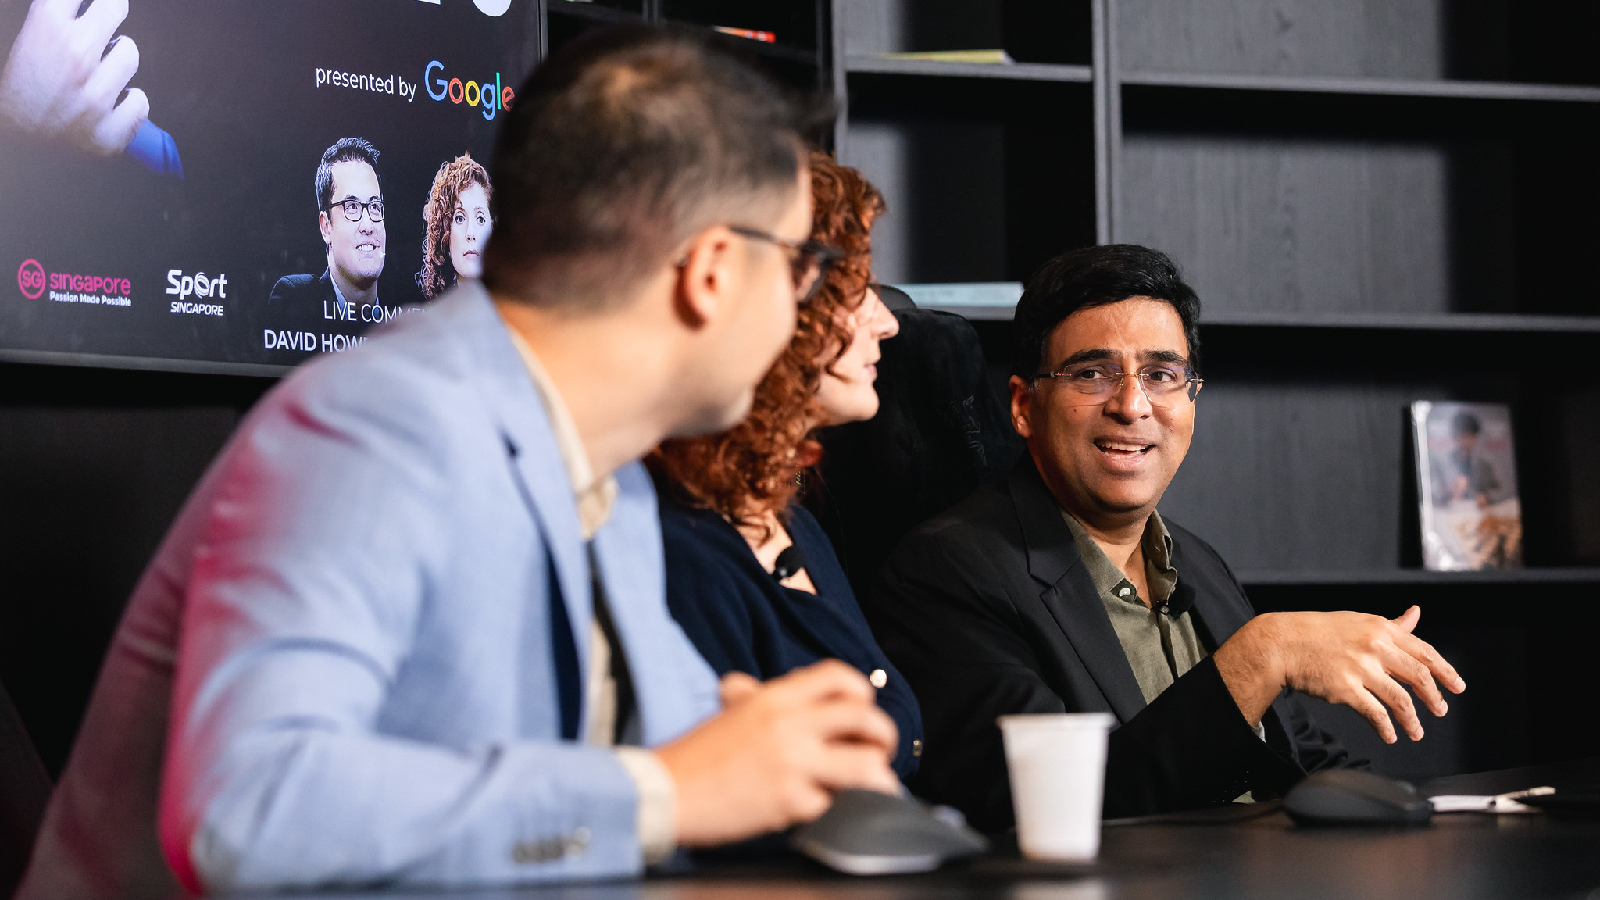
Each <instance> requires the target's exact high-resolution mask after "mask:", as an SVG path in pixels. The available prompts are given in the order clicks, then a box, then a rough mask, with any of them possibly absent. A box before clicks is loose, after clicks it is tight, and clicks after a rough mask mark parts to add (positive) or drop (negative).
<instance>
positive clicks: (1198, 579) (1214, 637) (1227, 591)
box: [1168, 523, 1255, 653]
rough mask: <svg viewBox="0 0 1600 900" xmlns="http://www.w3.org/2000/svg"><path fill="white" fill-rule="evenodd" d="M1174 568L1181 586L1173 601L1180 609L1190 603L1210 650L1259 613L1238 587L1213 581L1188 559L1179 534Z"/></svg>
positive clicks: (1175, 537) (1174, 544) (1175, 538)
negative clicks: (1256, 612) (1210, 581)
mask: <svg viewBox="0 0 1600 900" xmlns="http://www.w3.org/2000/svg"><path fill="white" fill-rule="evenodd" d="M1168 530H1169V531H1170V530H1171V524H1170V523H1169V524H1168ZM1172 567H1173V568H1174V569H1177V570H1178V588H1177V591H1176V592H1175V595H1174V597H1173V599H1172V602H1173V604H1174V605H1175V606H1177V607H1178V608H1179V609H1181V608H1183V605H1185V604H1187V605H1188V606H1189V610H1190V612H1191V613H1192V615H1191V616H1190V619H1191V621H1193V622H1194V627H1195V631H1196V633H1198V634H1199V636H1200V641H1201V643H1202V644H1204V645H1205V647H1206V650H1207V651H1208V652H1212V653H1215V652H1216V649H1217V648H1218V647H1220V646H1222V643H1223V642H1224V641H1226V640H1227V639H1228V638H1230V637H1233V633H1234V632H1236V631H1238V630H1239V629H1240V628H1243V627H1244V624H1245V623H1246V622H1248V621H1250V619H1251V618H1253V617H1254V616H1255V611H1254V610H1253V609H1251V608H1250V601H1249V600H1248V599H1246V598H1245V596H1244V594H1243V593H1242V591H1241V590H1240V589H1239V588H1238V587H1237V586H1235V585H1233V584H1231V583H1229V584H1213V583H1209V581H1208V580H1207V578H1206V575H1205V573H1204V572H1203V571H1202V569H1201V568H1200V567H1197V566H1195V565H1192V564H1191V563H1190V561H1189V560H1188V559H1186V557H1185V554H1184V542H1183V538H1182V537H1181V536H1179V535H1177V534H1174V535H1173V537H1172Z"/></svg>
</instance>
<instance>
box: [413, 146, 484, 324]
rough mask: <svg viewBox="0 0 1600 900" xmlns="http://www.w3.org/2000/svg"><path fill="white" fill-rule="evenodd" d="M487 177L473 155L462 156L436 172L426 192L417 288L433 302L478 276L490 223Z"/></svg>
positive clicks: (480, 273) (481, 270)
mask: <svg viewBox="0 0 1600 900" xmlns="http://www.w3.org/2000/svg"><path fill="white" fill-rule="evenodd" d="M490 193H491V189H490V187H489V173H488V172H487V171H485V170H484V168H483V166H481V165H479V164H478V161H477V160H475V159H473V158H472V154H470V153H463V154H461V155H460V156H458V157H456V158H455V159H452V160H450V161H449V162H447V163H445V164H444V165H442V166H440V167H439V172H438V174H436V175H434V176H433V189H432V190H430V191H429V192H428V205H427V206H425V207H423V208H422V218H423V219H424V220H426V221H427V223H428V233H427V234H426V235H425V236H424V237H423V239H422V271H420V272H418V273H417V287H419V288H421V289H422V299H424V300H432V299H433V298H435V297H437V296H439V295H440V294H442V293H444V292H445V291H447V290H449V289H450V288H452V287H454V286H455V283H456V281H457V280H458V279H461V278H477V277H478V276H480V275H482V274H483V248H484V245H486V244H488V243H489V233H490V232H491V231H493V230H494V220H493V219H492V218H490V217H489V195H490Z"/></svg>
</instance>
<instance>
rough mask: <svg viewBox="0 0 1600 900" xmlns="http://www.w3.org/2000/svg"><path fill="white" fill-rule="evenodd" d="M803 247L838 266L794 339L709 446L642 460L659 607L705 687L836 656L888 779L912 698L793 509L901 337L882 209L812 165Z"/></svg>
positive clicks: (851, 179)
mask: <svg viewBox="0 0 1600 900" xmlns="http://www.w3.org/2000/svg"><path fill="white" fill-rule="evenodd" d="M810 166H811V186H812V200H813V203H814V211H813V214H812V228H811V239H812V240H813V241H816V242H819V243H823V244H827V245H829V246H831V247H833V248H835V249H837V250H839V251H840V252H841V254H842V255H841V258H840V259H839V260H838V261H837V262H836V264H835V265H834V266H833V267H832V268H830V269H829V270H828V271H827V273H826V274H825V275H824V281H823V283H822V285H821V286H820V288H819V290H818V291H817V293H816V295H815V296H814V298H813V299H812V300H810V301H809V302H807V303H805V304H804V305H803V306H801V308H800V310H799V314H798V322H797V327H796V329H795V334H794V337H793V339H791V340H790V342H789V345H788V347H787V348H785V350H784V352H783V353H782V355H780V356H779V357H778V360H777V362H775V363H773V366H772V368H771V369H770V370H769V371H768V372H767V375H766V377H765V378H763V379H762V381H761V383H760V385H759V386H757V388H756V391H755V398H754V402H753V404H752V406H751V411H750V414H749V415H748V416H747V417H746V418H745V420H744V421H742V422H740V423H739V424H738V425H735V426H734V427H733V428H731V429H729V430H727V431H724V432H722V433H720V434H714V435H707V436H704V437H698V438H688V439H679V440H669V441H667V442H665V443H663V444H662V445H661V446H660V447H659V448H658V449H657V450H656V452H655V453H654V454H652V456H651V457H650V459H649V460H648V462H649V464H650V466H651V468H652V470H653V471H654V472H655V474H656V477H657V480H658V483H659V486H660V488H661V490H660V493H661V531H662V539H663V542H664V544H665V547H666V563H667V605H668V606H669V608H670V609H671V611H672V615H673V617H674V618H675V619H676V620H677V621H678V623H679V624H680V625H681V626H682V627H683V630H684V632H685V633H686V634H688V636H689V639H690V640H691V641H693V642H694V644H695V647H696V648H698V649H699V651H700V654H701V655H702V656H704V657H705V658H706V661H707V662H709V663H710V664H711V667H712V668H713V669H715V670H716V671H717V674H718V675H724V674H726V673H728V672H745V673H748V674H750V675H753V676H755V677H757V678H761V679H768V678H775V677H777V676H779V675H783V674H784V673H786V672H788V671H790V670H792V669H796V668H799V667H801V666H805V665H809V664H810V663H813V662H816V661H818V660H820V659H826V658H837V659H842V660H844V661H845V662H847V663H850V664H851V665H853V666H855V667H857V668H859V669H860V670H861V671H862V673H863V674H866V675H867V677H868V680H870V681H871V682H872V684H873V685H874V686H875V687H876V688H877V689H878V702H879V705H880V706H881V707H882V708H883V710H884V712H886V713H888V714H889V715H890V716H891V717H892V718H893V719H894V720H895V724H896V726H898V728H899V732H900V749H899V751H898V752H897V753H896V756H895V760H894V768H895V771H896V772H897V773H898V774H899V775H900V776H901V778H906V777H908V776H910V775H911V774H912V773H913V772H915V771H916V768H917V763H918V758H919V757H920V755H921V739H922V718H921V714H920V712H919V711H918V708H917V701H916V697H915V696H914V695H913V694H912V693H911V688H910V685H908V684H907V683H906V682H905V680H904V679H903V678H901V677H900V674H899V673H898V672H897V671H895V668H894V666H893V665H892V664H891V663H890V662H889V659H888V657H887V656H885V655H884V653H883V651H882V650H881V649H880V648H879V647H878V644H877V642H876V641H875V640H873V637H872V632H871V630H870V629H869V628H868V626H867V622H866V619H865V617H864V616H863V615H862V613H861V608H860V606H859V605H858V604H857V603H856V598H855V594H854V593H852V592H851V589H850V583H849V581H848V580H847V579H846V578H845V574H844V570H843V569H842V568H841V567H840V565H839V560H838V558H837V557H836V556H835V554H834V552H833V547H832V546H831V545H830V544H829V543H828V539H827V537H826V535H824V534H823V532H822V528H821V527H820V526H819V525H818V524H817V521H816V519H814V518H812V517H811V514H810V513H808V512H806V511H805V509H803V508H802V507H801V506H800V505H799V504H798V503H796V502H795V493H796V491H797V488H798V483H799V479H800V476H801V474H802V473H803V472H804V471H805V470H806V469H807V468H809V467H811V466H812V465H814V464H815V463H816V462H817V460H818V459H819V457H820V455H821V448H820V446H819V444H818V443H817V441H816V439H815V437H814V432H815V431H816V429H818V428H821V427H824V426H827V425H839V424H843V423H845V422H854V421H860V420H862V419H869V418H871V417H872V416H873V415H874V414H875V413H876V412H877V410H878V395H877V391H876V390H875V389H874V387H873V380H874V379H875V378H876V377H877V368H876V363H877V361H878V356H879V350H878V344H879V342H880V341H883V340H887V339H888V338H891V337H893V336H894V335H895V334H896V332H898V331H899V325H898V324H897V323H896V321H895V318H894V316H893V315H892V314H891V313H890V312H889V311H888V309H887V308H885V307H884V305H883V303H882V301H881V300H880V299H879V298H878V295H877V293H876V292H875V291H873V290H872V289H871V287H870V282H871V262H872V255H871V247H872V245H871V229H872V223H873V220H875V219H876V218H877V217H878V216H879V215H881V214H882V213H883V210H884V203H883V197H882V195H881V194H879V193H878V191H877V189H876V188H874V187H873V186H872V185H871V184H869V183H867V181H866V180H865V179H864V178H862V177H861V174H860V173H859V172H857V171H856V170H854V169H851V168H848V167H846V166H841V165H839V164H838V163H836V162H834V160H833V159H832V158H831V157H829V156H827V155H825V154H822V153H813V154H812V155H811V159H810Z"/></svg>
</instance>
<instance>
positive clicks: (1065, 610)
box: [1008, 455, 1145, 723]
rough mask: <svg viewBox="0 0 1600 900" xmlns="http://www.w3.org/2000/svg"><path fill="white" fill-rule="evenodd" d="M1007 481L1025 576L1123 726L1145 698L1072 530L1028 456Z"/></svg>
mask: <svg viewBox="0 0 1600 900" xmlns="http://www.w3.org/2000/svg"><path fill="white" fill-rule="evenodd" d="M1008 482H1009V488H1010V491H1011V500H1012V503H1014V504H1015V505H1016V508H1017V520H1018V522H1019V524H1020V525H1021V526H1022V539H1023V544H1024V545H1025V547H1024V549H1025V551H1026V553H1027V555H1028V573H1029V574H1030V575H1032V576H1033V577H1034V579H1035V580H1036V581H1038V582H1039V583H1040V584H1041V585H1042V586H1043V589H1042V590H1041V591H1040V594H1039V601H1040V602H1041V603H1043V604H1044V607H1045V608H1046V609H1047V610H1049V611H1050V615H1051V616H1052V617H1053V618H1054V619H1055V622H1056V625H1057V627H1059V628H1060V629H1061V633H1062V635H1063V636H1064V637H1065V638H1066V639H1067V641H1068V643H1070V644H1071V645H1072V647H1073V650H1074V651H1076V653H1077V656H1078V659H1080V660H1082V662H1083V665H1084V668H1086V669H1088V671H1089V677H1091V678H1093V679H1094V682H1095V685H1096V686H1097V687H1099V688H1100V693H1101V695H1103V696H1104V697H1105V699H1106V703H1107V704H1108V705H1109V706H1110V707H1111V711H1112V712H1114V713H1116V716H1117V719H1118V720H1119V721H1120V722H1123V723H1126V722H1128V721H1129V720H1130V719H1132V718H1133V717H1134V716H1136V715H1138V714H1139V713H1140V711H1142V710H1143V709H1144V707H1145V702H1144V694H1143V692H1141V691H1140V690H1139V681H1138V679H1137V678H1136V677H1135V676H1134V674H1133V667H1132V666H1130V665H1128V657H1127V654H1126V653H1124V652H1123V650H1122V642H1121V641H1119V640H1118V639H1117V632H1116V630H1115V629H1113V628H1112V627H1111V619H1110V617H1109V616H1107V615H1106V610H1105V606H1104V605H1102V604H1101V602H1100V595H1099V593H1098V592H1096V591H1095V589H1094V579H1092V578H1090V577H1089V570H1088V568H1087V567H1086V566H1084V565H1083V560H1082V559H1081V558H1080V557H1079V556H1078V547H1077V545H1076V544H1075V543H1074V542H1073V540H1072V531H1071V530H1070V529H1068V528H1067V523H1066V521H1064V520H1063V519H1062V518H1061V507H1060V506H1059V505H1058V504H1057V503H1056V499H1055V497H1054V496H1053V495H1051V493H1050V489H1049V488H1047V487H1046V486H1045V483H1044V480H1043V479H1042V478H1040V477H1039V472H1038V470H1037V469H1036V468H1035V467H1034V464H1033V460H1032V459H1030V458H1029V457H1027V456H1026V455H1025V456H1023V458H1022V461H1021V462H1020V463H1018V464H1017V466H1016V468H1014V469H1012V470H1011V474H1010V476H1009V478H1008Z"/></svg>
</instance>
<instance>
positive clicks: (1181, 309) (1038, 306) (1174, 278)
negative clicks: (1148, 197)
mask: <svg viewBox="0 0 1600 900" xmlns="http://www.w3.org/2000/svg"><path fill="white" fill-rule="evenodd" d="M1130 297H1151V298H1153V299H1156V300H1164V301H1166V302H1167V303H1170V304H1172V308H1173V309H1175V310H1177V312H1178V318H1179V319H1182V320H1183V334H1184V337H1185V338H1187V339H1188V341H1189V369H1190V371H1192V372H1196V373H1198V372H1199V371H1200V297H1199V295H1197V294H1195V292H1194V288H1192V287H1190V286H1189V285H1188V284H1186V283H1184V280H1183V277H1182V276H1181V275H1180V274H1179V273H1178V267H1177V265H1175V264H1174V263H1173V262H1172V260H1171V259H1170V258H1168V257H1167V255H1166V254H1165V253H1162V252H1161V251H1159V250H1151V249H1150V248H1149V247H1141V246H1139V245H1137V244H1102V245H1100V246H1097V247H1082V248H1080V249H1077V250H1069V251H1067V252H1066V253H1063V254H1061V255H1060V256H1057V257H1056V258H1055V259H1052V260H1050V261H1049V262H1047V263H1045V264H1044V265H1043V266H1041V267H1040V268H1039V271H1038V272H1035V273H1034V275H1033V278H1032V279H1031V280H1029V281H1028V288H1027V290H1025V291H1023V292H1022V299H1021V300H1020V301H1018V302H1017V312H1016V315H1015V317H1014V318H1013V319H1012V326H1011V327H1012V340H1013V341H1014V343H1013V345H1012V351H1011V374H1013V375H1016V376H1019V377H1021V378H1030V377H1032V376H1034V375H1037V374H1039V371H1040V366H1042V365H1044V361H1045V354H1046V352H1047V351H1048V349H1049V345H1050V336H1051V335H1053V334H1055V331H1056V326H1058V325H1060V324H1061V323H1062V322H1063V321H1064V320H1065V319H1066V318H1067V317H1068V316H1070V315H1072V314H1073V313H1075V312H1077V311H1078V310H1080V309H1088V308H1090V307H1094V306H1108V305H1110V304H1112V303H1120V302H1122V301H1123V300H1127V299H1129V298H1130Z"/></svg>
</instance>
